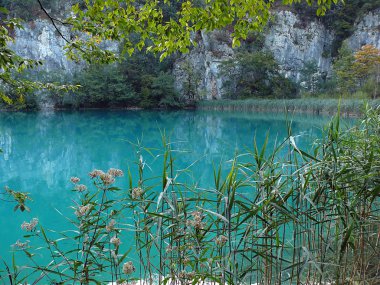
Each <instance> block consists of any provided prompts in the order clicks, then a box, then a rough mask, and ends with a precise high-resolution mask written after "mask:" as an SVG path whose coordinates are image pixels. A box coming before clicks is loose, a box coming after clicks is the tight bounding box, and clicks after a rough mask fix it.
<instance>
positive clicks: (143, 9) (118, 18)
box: [67, 0, 341, 61]
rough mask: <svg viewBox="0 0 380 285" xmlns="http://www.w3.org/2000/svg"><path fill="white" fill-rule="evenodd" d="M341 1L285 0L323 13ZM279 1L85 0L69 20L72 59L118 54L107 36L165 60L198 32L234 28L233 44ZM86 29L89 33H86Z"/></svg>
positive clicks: (186, 46)
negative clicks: (106, 45)
mask: <svg viewBox="0 0 380 285" xmlns="http://www.w3.org/2000/svg"><path fill="white" fill-rule="evenodd" d="M338 1H341V0H318V1H315V0H283V1H282V3H283V4H286V5H291V4H292V3H295V2H306V3H308V4H309V5H317V6H318V10H317V14H318V15H324V14H325V12H326V11H327V9H329V8H331V5H332V4H333V3H337V2H338ZM277 2H278V1H275V0H196V1H183V0H164V1H158V0H137V1H136V0H135V1H131V0H105V1H104V0H85V1H84V3H81V4H80V3H78V4H76V5H74V6H73V9H72V12H73V16H72V17H70V18H69V19H68V23H70V24H71V25H72V28H73V30H74V31H76V32H78V37H76V38H75V39H74V40H73V41H72V42H71V43H69V44H68V47H67V48H68V51H69V55H70V57H71V58H73V59H79V58H85V59H87V60H98V61H108V60H112V59H114V58H113V55H112V54H111V53H109V52H107V51H104V50H101V49H100V48H99V43H100V42H102V41H104V40H113V41H119V42H122V46H123V49H122V51H123V52H124V53H129V54H132V53H133V52H134V51H135V50H136V49H138V50H141V49H143V48H146V49H147V50H148V51H152V52H155V53H159V54H160V58H161V59H163V58H165V57H166V56H168V55H169V54H172V53H174V52H181V53H186V52H188V51H189V48H190V47H191V46H192V45H195V44H196V43H195V42H194V41H193V35H194V34H195V33H197V32H200V31H212V30H215V29H222V28H225V27H230V28H231V29H232V34H231V36H232V45H233V46H239V45H240V40H242V39H246V38H247V35H248V33H249V32H250V31H259V30H261V29H262V28H263V27H264V26H265V24H266V23H267V22H268V20H269V19H270V9H271V8H272V6H273V5H274V4H275V3H277ZM173 5H176V8H177V9H176V10H177V12H176V13H174V14H172V15H171V16H170V17H167V15H166V14H165V12H166V11H168V10H170V7H171V6H173ZM82 32H85V33H87V34H88V36H89V37H87V38H83V37H81V36H80V33H82Z"/></svg>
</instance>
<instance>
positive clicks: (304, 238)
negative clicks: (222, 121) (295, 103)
mask: <svg viewBox="0 0 380 285" xmlns="http://www.w3.org/2000/svg"><path fill="white" fill-rule="evenodd" d="M268 137H269V135H268V136H267V139H266V140H265V142H264V144H263V145H261V146H259V145H257V143H256V142H254V144H253V146H252V149H251V150H250V151H248V152H247V153H245V154H241V155H236V156H235V157H234V158H233V159H232V160H230V161H227V162H225V164H227V165H228V166H229V170H228V171H224V170H223V169H224V167H223V166H224V164H223V165H222V164H221V165H216V166H214V186H213V187H209V188H207V189H204V188H201V186H199V185H193V184H192V183H189V182H188V177H187V175H188V172H189V169H181V170H178V169H176V167H175V154H176V149H173V144H172V143H171V142H170V141H168V140H167V138H165V136H163V152H162V153H161V154H159V155H157V156H156V157H158V159H159V160H161V163H162V165H163V167H162V173H160V174H157V175H156V177H150V176H148V177H147V174H146V171H145V170H146V168H147V167H148V163H147V161H146V160H145V158H144V155H150V154H149V153H150V152H151V151H150V150H148V151H145V150H144V149H143V148H142V147H140V146H138V147H137V148H136V149H137V151H136V152H137V163H136V165H137V173H138V175H137V176H136V177H137V181H136V179H134V178H133V177H135V176H134V175H132V174H131V173H132V172H133V171H132V170H131V171H128V175H127V176H128V180H129V188H128V189H124V190H122V189H119V188H116V187H113V186H112V184H113V182H114V179H119V178H118V177H119V176H121V175H122V174H123V173H122V172H121V171H120V170H115V169H111V170H109V171H108V172H102V171H99V170H97V171H93V172H91V173H90V175H91V176H92V177H93V179H94V180H93V182H94V189H92V190H90V189H89V190H87V189H86V188H85V187H84V186H80V185H79V184H78V183H79V181H77V180H76V179H72V180H73V182H74V183H75V187H74V188H75V191H76V192H79V200H78V202H76V203H77V205H75V206H74V208H75V215H76V218H75V219H72V217H68V218H69V219H70V221H71V222H72V225H73V231H65V232H62V233H60V235H61V237H60V238H55V239H53V238H50V237H49V236H48V232H47V231H46V230H45V229H44V228H43V227H42V226H38V225H37V224H33V223H32V221H31V223H29V224H28V225H29V228H28V225H25V228H26V229H27V230H28V231H29V232H30V233H29V234H28V237H30V238H31V237H33V238H39V239H42V240H43V241H44V242H45V244H46V246H45V250H46V251H47V254H49V255H50V256H51V261H50V262H49V263H48V264H46V265H41V264H37V263H36V262H35V261H34V253H33V252H31V251H30V249H29V248H28V247H27V246H22V245H20V246H19V250H21V251H22V252H24V253H25V254H26V255H27V256H28V257H29V258H30V260H31V261H32V262H31V264H32V265H28V266H26V267H17V266H16V265H14V266H10V265H8V264H6V265H5V268H4V270H3V272H2V273H1V274H2V275H1V278H0V280H1V281H2V282H3V283H4V284H21V283H24V282H29V283H32V284H45V283H53V284H92V283H94V284H104V283H106V282H115V283H116V282H117V283H118V284H129V283H130V282H131V281H133V280H140V282H143V283H145V284H158V283H159V284H197V283H199V284H202V283H203V282H209V283H213V284H253V283H257V284H329V283H330V284H378V282H379V280H380V262H379V261H380V246H379V242H380V234H379V233H380V215H379V210H380V207H379V201H380V198H379V196H380V175H379V173H380V109H379V108H377V109H373V108H370V107H368V106H367V109H366V112H365V117H364V118H362V120H361V121H360V123H359V124H358V125H356V126H354V127H352V128H349V129H343V128H342V127H341V122H340V119H339V116H337V117H336V118H335V119H334V120H333V121H332V122H331V123H330V124H329V125H328V126H326V128H325V133H324V135H323V137H322V139H320V140H319V141H317V142H315V145H314V147H313V149H311V151H306V150H302V149H300V148H299V147H298V146H297V138H295V137H294V136H293V134H292V130H291V124H289V125H288V137H287V138H286V139H285V140H283V141H280V142H277V143H276V144H275V146H274V147H273V149H268ZM17 193H18V192H15V191H12V190H10V189H8V190H7V194H8V195H9V196H11V197H13V198H14V199H15V200H16V202H17V203H18V206H19V208H20V207H21V206H23V207H25V203H26V202H27V199H26V197H25V196H20V195H22V194H20V193H18V194H17ZM127 217H129V218H128V219H127ZM129 221H132V222H129ZM123 231H124V232H126V231H129V232H132V233H133V236H134V241H133V242H134V246H132V247H131V249H130V250H133V251H135V252H137V256H138V263H139V264H133V263H132V262H131V260H130V259H129V253H130V251H127V250H125V249H123V251H122V246H120V242H125V241H123V240H122V239H123V234H122V232H123ZM50 233H51V232H50ZM63 241H70V242H71V243H72V244H73V246H72V247H71V248H69V249H62V248H61V244H62V242H63ZM32 243H33V240H32ZM135 268H138V270H137V271H136V272H134V270H135ZM36 274H38V276H37V277H36Z"/></svg>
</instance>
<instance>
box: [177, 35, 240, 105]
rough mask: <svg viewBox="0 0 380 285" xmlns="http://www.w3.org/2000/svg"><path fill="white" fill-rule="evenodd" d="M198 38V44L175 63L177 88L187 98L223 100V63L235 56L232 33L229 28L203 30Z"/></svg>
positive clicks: (196, 38) (196, 37)
mask: <svg viewBox="0 0 380 285" xmlns="http://www.w3.org/2000/svg"><path fill="white" fill-rule="evenodd" d="M194 39H195V40H196V41H197V42H198V45H197V46H196V47H195V48H193V49H192V50H191V52H190V53H188V54H185V55H183V56H182V57H181V58H180V59H178V60H177V61H176V63H175V65H174V70H173V74H174V76H175V78H176V89H177V90H178V91H179V92H180V93H181V94H183V96H184V97H186V99H187V100H193V99H195V100H196V99H209V100H211V99H220V98H222V95H223V88H222V87H223V82H224V77H223V75H222V74H221V68H220V65H221V63H222V62H223V61H226V60H228V59H231V58H232V57H233V55H234V51H233V50H232V48H231V44H230V37H229V34H228V32H226V31H214V32H212V33H203V32H202V33H199V34H197V35H196V36H195V37H194Z"/></svg>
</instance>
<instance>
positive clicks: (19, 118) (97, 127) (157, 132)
mask: <svg viewBox="0 0 380 285" xmlns="http://www.w3.org/2000/svg"><path fill="white" fill-rule="evenodd" d="M328 120H329V118H326V117H325V118H321V117H305V116H300V117H294V118H293V126H292V129H293V132H294V135H295V136H296V142H297V144H299V145H300V147H302V146H304V147H306V146H307V145H308V144H310V142H311V138H313V137H316V136H318V135H319V134H320V127H321V126H322V125H323V124H325V123H326V122H328ZM164 131H165V133H166V134H167V135H168V136H169V137H170V139H171V142H172V143H173V144H172V146H173V148H174V149H176V150H181V151H185V152H183V153H180V154H178V155H177V159H176V161H175V163H176V166H177V168H178V169H181V168H185V167H187V166H189V165H190V164H191V163H193V162H195V161H197V163H196V164H195V166H194V167H193V168H192V170H193V175H192V178H193V179H194V180H195V182H197V183H198V184H199V185H200V186H201V187H211V186H212V181H213V179H212V166H213V162H217V163H218V162H219V161H225V160H227V159H229V158H232V157H233V155H234V153H235V152H236V151H237V150H240V151H245V149H246V148H251V146H252V142H253V138H254V136H256V139H257V142H258V144H262V143H263V141H264V139H265V136H266V133H267V132H268V131H269V132H270V134H271V140H270V146H273V144H274V140H275V139H277V140H278V141H281V140H282V139H284V138H285V137H286V136H287V128H286V118H285V116H283V115H275V114H252V113H220V112H204V111H202V112H200V111H199V112H198V111H178V112H160V111H86V112H55V113H54V112H52V113H0V147H1V148H2V150H3V155H2V157H1V159H0V173H1V178H2V179H1V182H2V183H1V184H2V185H1V186H5V185H8V186H9V187H11V188H13V189H15V190H21V191H25V192H29V193H31V196H32V197H33V199H34V202H33V203H32V204H31V208H32V213H21V212H16V213H13V205H12V204H10V203H5V206H3V205H2V207H0V215H1V217H2V218H1V219H0V231H1V232H0V239H1V240H0V256H3V257H9V249H10V247H9V245H10V244H12V243H14V242H15V241H16V240H17V239H19V238H20V237H21V235H22V233H21V231H20V224H21V223H22V221H24V220H30V219H31V218H32V217H38V218H39V219H40V221H41V222H42V223H43V224H44V225H47V227H53V228H54V227H56V226H57V225H60V222H61V221H62V217H60V215H59V214H58V213H57V212H55V210H54V209H58V210H59V211H60V212H63V213H64V214H69V215H71V214H72V213H71V212H72V210H71V209H70V208H69V206H70V204H71V202H72V199H73V193H72V192H70V191H69V190H70V189H71V184H70V182H69V179H70V177H71V176H79V177H86V176H87V173H88V172H89V171H91V170H92V169H94V168H98V169H105V170H106V169H108V168H111V167H115V168H120V169H123V170H127V169H128V167H131V168H132V169H134V168H135V165H134V161H135V160H136V154H135V148H134V146H133V145H132V144H131V143H130V142H133V143H135V142H136V141H137V140H138V139H139V140H142V142H143V143H142V144H143V145H144V146H146V147H150V148H155V149H157V151H154V153H155V154H159V153H161V152H162V151H161V150H160V149H162V138H161V134H162V133H163V132H164ZM146 159H147V162H148V164H149V165H150V168H147V171H150V172H151V174H150V175H152V176H153V175H154V176H156V175H160V171H161V162H160V157H159V156H158V157H157V156H149V155H148V154H146ZM227 167H228V166H227V165H226V166H225V168H227ZM132 172H133V171H132ZM133 173H135V172H133ZM126 180H127V179H126V178H125V179H124V180H123V181H122V182H121V183H120V186H121V187H127V185H128V183H127V181H126ZM84 182H85V183H89V178H85V179H84Z"/></svg>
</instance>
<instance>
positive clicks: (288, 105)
mask: <svg viewBox="0 0 380 285" xmlns="http://www.w3.org/2000/svg"><path fill="white" fill-rule="evenodd" d="M366 103H368V104H369V105H370V106H372V107H377V106H380V99H341V100H340V99H315V98H310V99H246V100H213V101H199V102H198V103H197V104H195V105H188V106H184V107H182V108H174V109H168V108H159V107H157V108H149V109H144V108H141V107H138V106H128V107H105V108H102V107H80V108H65V107H56V108H54V107H51V108H42V109H9V108H0V112H60V111H97V110H103V111H104V110H107V111H143V110H145V111H181V110H194V111H197V110H201V111H221V112H245V113H254V112H257V113H281V114H286V113H295V114H309V115H316V116H327V115H335V114H336V113H337V112H338V106H339V105H340V114H341V115H342V116H344V117H348V118H358V117H360V116H361V115H362V113H363V107H364V105H365V104H366Z"/></svg>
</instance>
